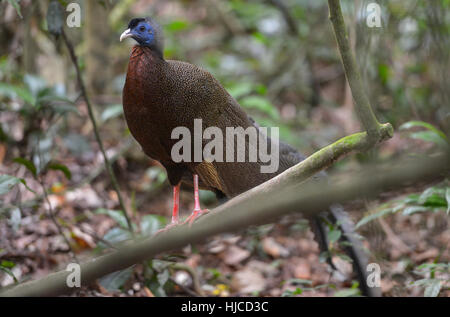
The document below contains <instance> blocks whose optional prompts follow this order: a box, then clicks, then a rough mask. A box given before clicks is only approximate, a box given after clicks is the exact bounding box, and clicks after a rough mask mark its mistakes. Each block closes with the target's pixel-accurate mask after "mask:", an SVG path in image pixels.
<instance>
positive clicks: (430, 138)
mask: <svg viewBox="0 0 450 317" xmlns="http://www.w3.org/2000/svg"><path fill="white" fill-rule="evenodd" d="M409 136H410V137H411V138H413V139H419V140H422V141H426V142H433V143H435V144H438V145H442V146H446V145H447V142H446V141H445V140H444V139H442V138H441V137H440V136H439V135H437V134H436V133H434V132H433V131H419V132H414V133H411V134H410V135H409Z"/></svg>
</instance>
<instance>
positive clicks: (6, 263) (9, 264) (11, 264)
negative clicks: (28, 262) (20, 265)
mask: <svg viewBox="0 0 450 317" xmlns="http://www.w3.org/2000/svg"><path fill="white" fill-rule="evenodd" d="M0 266H2V267H6V268H8V269H12V268H13V267H15V266H16V264H15V263H14V262H11V261H7V260H2V262H0Z"/></svg>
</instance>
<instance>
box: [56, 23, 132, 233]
mask: <svg viewBox="0 0 450 317" xmlns="http://www.w3.org/2000/svg"><path fill="white" fill-rule="evenodd" d="M61 35H62V38H63V40H64V43H65V44H66V47H67V49H68V50H69V54H70V58H71V60H72V63H73V65H74V66H75V69H76V72H77V81H78V85H79V86H80V90H81V95H82V96H83V99H84V101H85V102H86V105H87V109H88V114H89V119H90V120H91V123H92V126H93V128H94V134H95V139H96V140H97V143H98V146H99V148H100V151H101V153H102V156H103V159H104V161H105V166H106V170H107V171H108V174H109V178H110V179H111V182H112V184H113V187H114V190H115V191H116V193H117V198H118V199H119V205H120V208H121V209H122V211H123V214H124V216H125V219H126V220H127V225H128V229H129V230H130V232H131V233H133V226H132V224H131V220H130V217H129V216H128V212H127V208H126V207H125V203H124V201H123V198H122V194H121V193H120V187H119V183H118V182H117V179H116V175H115V174H114V171H113V169H112V167H111V163H110V162H109V159H108V156H107V155H106V152H105V148H104V147H103V142H102V139H101V137H100V133H99V132H98V127H97V122H96V121H95V116H94V111H93V110H92V105H91V102H90V100H89V98H88V95H87V93H86V88H85V86H84V81H83V77H82V76H81V70H80V67H79V66H78V61H77V56H76V55H75V51H74V49H73V45H72V43H71V42H70V40H69V38H68V37H67V36H66V33H65V32H64V29H61Z"/></svg>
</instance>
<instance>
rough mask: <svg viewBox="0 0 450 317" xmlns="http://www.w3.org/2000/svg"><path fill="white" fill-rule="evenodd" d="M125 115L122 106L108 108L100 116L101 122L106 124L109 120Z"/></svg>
mask: <svg viewBox="0 0 450 317" xmlns="http://www.w3.org/2000/svg"><path fill="white" fill-rule="evenodd" d="M122 114H123V107H122V105H112V106H109V107H107V108H106V109H105V110H104V111H103V112H102V115H101V116H100V120H101V121H102V122H106V121H108V120H109V119H112V118H116V117H118V116H120V115H122Z"/></svg>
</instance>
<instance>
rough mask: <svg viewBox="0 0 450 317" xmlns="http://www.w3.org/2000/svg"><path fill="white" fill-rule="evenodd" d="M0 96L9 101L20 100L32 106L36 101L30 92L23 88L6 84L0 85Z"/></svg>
mask: <svg viewBox="0 0 450 317" xmlns="http://www.w3.org/2000/svg"><path fill="white" fill-rule="evenodd" d="M0 95H2V96H6V97H8V98H10V99H16V98H18V99H21V100H23V101H25V102H27V103H29V104H31V105H34V104H35V102H36V100H35V99H34V97H33V95H32V94H31V92H30V91H29V90H27V89H25V88H22V87H19V86H15V85H10V84H6V83H0Z"/></svg>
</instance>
